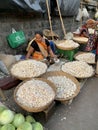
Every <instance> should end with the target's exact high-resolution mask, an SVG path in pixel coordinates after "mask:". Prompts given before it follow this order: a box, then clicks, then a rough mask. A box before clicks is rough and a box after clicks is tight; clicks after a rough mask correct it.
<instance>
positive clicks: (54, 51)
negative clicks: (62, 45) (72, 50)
mask: <svg viewBox="0 0 98 130" xmlns="http://www.w3.org/2000/svg"><path fill="white" fill-rule="evenodd" d="M49 43H50V47H51V49H52V51H53V53H54V54H55V53H56V47H55V44H54V42H53V41H49Z"/></svg>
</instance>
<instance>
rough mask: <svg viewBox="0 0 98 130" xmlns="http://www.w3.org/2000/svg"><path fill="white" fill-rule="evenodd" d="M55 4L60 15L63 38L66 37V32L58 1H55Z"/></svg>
mask: <svg viewBox="0 0 98 130" xmlns="http://www.w3.org/2000/svg"><path fill="white" fill-rule="evenodd" d="M56 2H57V8H58V11H59V15H60V20H61V24H62V29H63V33H64V36H66V30H65V27H64V23H63V19H62V15H61V11H60V7H59V3H58V0H56Z"/></svg>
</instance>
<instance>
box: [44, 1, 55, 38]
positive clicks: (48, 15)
mask: <svg viewBox="0 0 98 130" xmlns="http://www.w3.org/2000/svg"><path fill="white" fill-rule="evenodd" d="M46 5H47V10H48V18H49V23H50V31H51V34H52V32H53V30H52V23H51V17H50V10H49V3H48V0H46ZM52 40H54V38H53V35H52Z"/></svg>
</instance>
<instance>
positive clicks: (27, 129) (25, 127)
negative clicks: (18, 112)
mask: <svg viewBox="0 0 98 130" xmlns="http://www.w3.org/2000/svg"><path fill="white" fill-rule="evenodd" d="M17 130H32V125H31V124H30V123H29V122H24V123H23V124H21V125H20V126H19V127H18V128H17Z"/></svg>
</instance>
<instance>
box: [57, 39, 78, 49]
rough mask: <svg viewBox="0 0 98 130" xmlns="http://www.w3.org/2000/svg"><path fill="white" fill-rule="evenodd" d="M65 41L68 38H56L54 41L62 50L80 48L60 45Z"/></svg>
mask: <svg viewBox="0 0 98 130" xmlns="http://www.w3.org/2000/svg"><path fill="white" fill-rule="evenodd" d="M65 41H66V40H55V41H54V43H55V45H56V47H57V48H58V49H61V50H74V49H76V48H78V47H62V46H59V44H60V43H63V42H65Z"/></svg>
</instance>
